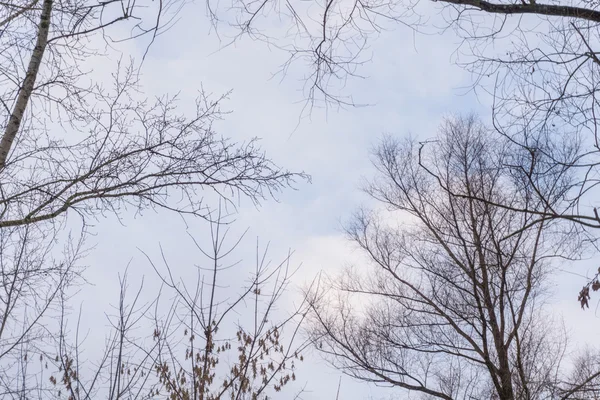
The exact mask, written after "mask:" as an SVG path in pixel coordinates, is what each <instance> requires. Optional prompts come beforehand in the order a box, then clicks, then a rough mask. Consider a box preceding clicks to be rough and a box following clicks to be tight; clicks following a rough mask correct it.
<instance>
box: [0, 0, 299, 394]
mask: <svg viewBox="0 0 600 400" xmlns="http://www.w3.org/2000/svg"><path fill="white" fill-rule="evenodd" d="M182 4H183V3H182V2H178V1H164V0H161V1H159V2H152V1H150V2H138V1H133V2H123V1H112V0H111V1H101V2H95V1H87V0H83V1H79V0H76V1H72V0H67V1H55V0H43V1H41V2H40V1H38V0H34V1H31V2H30V1H12V0H11V1H8V2H4V3H2V4H0V58H1V61H0V103H1V107H0V119H2V121H3V123H4V125H3V127H2V131H1V132H0V268H1V273H2V275H1V288H0V387H2V389H1V390H3V391H4V392H2V397H8V396H10V397H13V398H31V397H32V396H37V397H42V398H53V397H56V393H57V392H56V390H55V389H54V388H50V387H48V382H50V381H49V380H48V379H49V378H48V374H47V373H46V372H45V371H46V368H48V371H51V370H52V368H53V367H56V368H60V370H61V371H62V374H61V376H60V377H59V376H57V375H56V374H55V375H52V379H53V380H54V381H55V382H56V384H57V385H59V384H61V385H62V388H63V389H62V392H63V394H64V393H67V396H71V397H73V396H76V397H74V398H80V397H81V396H83V397H85V396H92V394H93V393H94V392H95V390H96V389H95V388H97V387H99V386H102V385H104V384H105V383H107V382H108V386H109V387H110V390H108V392H106V393H110V396H112V397H111V398H120V397H123V396H124V395H125V394H124V393H127V396H128V397H131V394H132V393H133V391H134V390H137V388H139V387H141V386H140V385H142V383H144V382H145V380H144V379H142V380H140V381H137V380H136V381H135V382H134V381H131V382H129V381H128V383H126V382H124V381H122V380H121V378H117V377H118V374H120V373H123V370H122V369H119V368H120V367H118V363H116V361H115V360H119V362H120V361H123V359H122V358H119V356H116V355H115V353H114V352H115V351H116V350H118V349H119V346H123V345H124V344H125V339H126V338H125V336H124V332H125V331H128V329H130V328H131V326H132V325H131V324H135V323H136V322H137V321H138V317H139V313H140V312H141V311H140V310H139V309H137V308H135V307H134V308H131V309H130V308H127V307H126V304H125V298H124V297H123V298H122V299H121V301H120V304H121V310H120V313H119V314H118V315H119V318H117V320H116V322H115V336H114V337H112V338H111V339H110V341H109V346H108V349H109V350H107V354H106V358H105V359H103V360H102V361H101V362H100V366H99V367H98V371H102V373H100V372H98V375H94V376H92V377H91V378H90V377H89V376H86V379H87V378H90V380H89V381H86V382H85V384H83V383H82V382H81V380H80V379H79V372H78V371H76V368H79V366H78V363H79V362H80V360H79V358H77V357H74V356H73V353H71V350H72V349H73V348H74V346H75V347H77V343H78V342H77V340H75V341H69V340H67V339H69V337H68V335H67V333H68V330H67V328H66V326H64V325H63V324H61V325H60V326H59V329H58V330H52V329H50V328H49V326H50V325H49V321H56V320H61V319H64V318H65V316H66V315H68V314H69V312H70V311H72V310H71V309H72V308H73V306H74V305H73V304H71V303H70V302H69V299H70V296H71V295H72V293H73V291H74V290H75V288H76V287H77V286H76V285H78V284H81V283H83V282H85V276H84V274H83V271H84V267H85V264H84V261H83V260H84V256H85V253H86V251H87V250H88V249H89V248H90V246H89V245H85V243H86V242H85V240H86V238H87V237H88V233H89V224H90V223H91V222H92V221H95V220H97V219H99V218H103V217H105V216H113V217H116V218H119V217H120V215H121V213H124V212H127V213H141V212H143V211H144V210H149V209H163V210H166V211H167V212H173V213H174V214H175V215H181V216H189V217H199V218H209V219H210V215H212V214H211V213H212V209H211V208H210V207H209V204H207V203H206V202H205V200H204V199H205V198H206V195H207V194H209V193H211V196H212V198H213V200H214V199H215V198H217V199H220V201H224V202H225V203H227V204H228V205H229V208H230V209H232V208H235V207H236V206H237V204H239V201H241V199H242V198H243V199H247V200H248V201H251V202H253V203H255V204H258V203H259V202H260V201H261V200H263V199H267V198H272V197H274V196H276V194H277V193H278V192H279V191H280V190H282V189H284V188H286V187H289V186H290V185H291V184H292V183H293V182H294V181H295V180H296V179H298V178H300V179H304V178H306V176H305V175H304V174H296V173H292V172H289V171H286V170H284V169H282V168H280V167H278V166H277V165H276V164H275V163H273V162H272V161H271V160H269V159H268V158H267V157H266V156H265V154H264V153H263V151H262V150H261V149H260V148H259V146H258V144H257V140H250V141H248V142H245V143H235V142H233V141H231V140H230V139H227V138H224V137H222V136H220V135H219V134H218V133H216V132H215V131H214V130H213V122H214V121H215V120H217V119H219V118H221V117H222V115H223V112H222V111H221V110H220V102H221V100H222V99H223V97H216V98H213V97H212V96H208V95H206V94H205V93H204V92H202V90H201V88H199V89H200V90H199V92H200V94H199V96H198V98H197V100H196V102H195V107H192V108H193V109H194V110H193V112H192V114H187V115H186V114H184V113H183V112H180V111H178V109H177V107H178V105H180V103H179V102H178V99H177V97H173V96H168V95H164V96H161V97H158V98H154V99H150V98H148V97H147V96H145V95H144V92H143V88H142V86H141V85H140V83H139V81H138V77H139V68H140V64H139V63H137V64H136V63H135V62H134V61H131V62H130V63H125V62H122V61H119V62H115V65H114V70H113V71H112V74H111V77H110V79H109V80H107V79H106V77H104V76H102V75H101V74H100V75H98V73H97V72H95V71H93V70H91V69H90V65H91V64H90V62H93V61H97V60H99V59H101V58H102V57H104V56H106V55H107V54H108V53H107V52H109V51H110V48H111V46H117V45H118V43H119V42H120V41H122V40H146V42H145V43H146V44H148V45H149V44H151V43H152V41H153V40H154V38H155V36H156V35H158V34H160V33H161V32H162V30H163V29H166V28H168V26H169V23H170V21H171V19H172V17H173V16H175V15H176V14H177V12H178V10H179V9H180V6H181V5H182ZM123 32H127V33H126V34H125V35H123ZM107 49H108V50H107ZM188 108H189V107H188ZM209 197H210V196H209ZM77 224H79V225H78V228H74V226H75V225H77ZM219 240H220V239H219ZM260 273H261V277H262V276H263V275H262V273H264V271H263V270H261V271H260ZM257 275H258V272H257ZM257 279H259V278H257ZM286 282H287V280H286ZM262 283H263V282H262V281H258V283H256V285H262ZM123 285H124V288H125V286H126V285H125V283H123ZM174 285H175V283H174V282H173V286H172V287H170V288H171V290H175V289H176V287H175V286H174ZM203 293H204V292H203ZM179 294H180V295H183V294H184V293H183V292H181V293H179ZM123 296H124V294H123ZM185 300H189V299H184V298H183V297H182V298H180V301H179V302H178V303H177V306H176V307H175V306H174V307H175V308H177V311H180V308H181V307H182V304H184V303H183V302H184V301H185ZM134 303H135V302H134ZM188 306H190V309H189V310H188V314H191V313H193V312H200V311H199V310H202V312H204V311H205V308H204V305H203V304H202V305H198V304H195V303H190V304H188ZM194 307H196V308H194ZM175 308H174V309H173V311H175ZM142 314H143V315H144V316H147V315H148V314H147V313H146V312H145V311H144V312H142ZM158 317H159V316H158V315H157V318H158ZM132 318H134V319H135V320H132ZM210 322H211V323H212V322H213V321H212V320H211V321H210ZM260 333H261V334H262V335H263V336H264V335H266V333H265V332H264V331H260ZM272 335H274V333H272V332H271V333H269V335H267V336H265V337H269V338H272V337H273V336H272ZM198 337H200V335H198ZM261 338H262V336H261ZM158 339H160V340H159V341H160V343H171V342H167V339H169V340H170V337H169V338H165V337H162V336H161V337H160V338H157V340H158ZM127 340H130V338H127ZM257 340H258V339H257ZM74 343H75V344H74ZM132 343H134V342H132V341H130V342H127V345H128V346H129V345H132ZM115 346H117V347H115ZM55 347H56V348H57V349H58V350H56V351H53V350H52V349H53V348H55ZM140 350H141V349H140ZM50 353H53V354H50ZM33 354H35V357H36V365H35V366H32V365H33V364H32V362H33V359H32V357H33ZM150 354H154V353H151V352H149V353H148V355H147V358H146V359H145V361H144V362H146V363H150V364H147V365H150V367H151V368H154V364H152V363H154V362H155V361H156V360H155V359H153V358H150ZM38 357H39V365H38V364H37V360H38ZM71 357H73V358H71ZM115 357H116V358H115ZM164 357H166V354H165V355H164ZM46 365H47V367H46ZM107 365H110V366H111V367H115V368H117V369H116V370H112V371H111V372H110V373H108V375H107V374H106V373H105V372H106V371H105V369H104V366H107ZM145 365H146V364H145ZM17 371H18V373H17ZM271 372H272V374H274V375H277V376H279V375H278V374H279V373H280V372H281V369H278V370H277V371H276V372H273V371H271ZM175 373H177V372H175ZM107 377H108V378H107ZM135 378H136V379H139V377H138V376H137V375H135ZM103 379H104V380H103ZM132 379H133V378H132ZM202 379H204V378H202ZM60 382H62V383H60ZM71 382H72V383H71ZM75 382H76V384H75ZM132 382H133V383H132ZM155 383H156V382H155ZM156 384H158V383H156ZM182 384H183V383H182ZM142 386H143V385H142ZM102 387H103V388H104V386H102ZM144 387H146V386H144ZM157 387H160V386H157ZM253 387H254V386H253ZM140 393H141V392H140ZM145 394H146V395H147V394H148V393H147V392H145Z"/></svg>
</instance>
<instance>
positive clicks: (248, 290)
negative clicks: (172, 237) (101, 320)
mask: <svg viewBox="0 0 600 400" xmlns="http://www.w3.org/2000/svg"><path fill="white" fill-rule="evenodd" d="M226 219H227V218H226V217H225V216H222V215H220V216H215V218H214V219H213V221H212V222H207V223H208V224H210V230H211V233H212V235H211V238H212V239H211V241H210V243H209V244H208V246H207V247H204V246H202V245H200V243H198V242H195V240H194V239H193V238H192V240H194V242H195V243H196V245H197V246H198V247H197V248H198V254H199V256H201V261H199V262H198V264H197V266H196V269H197V281H196V282H191V281H190V280H189V278H187V280H184V279H179V278H177V275H175V274H176V270H175V268H173V267H172V266H170V264H169V262H168V261H167V258H166V255H165V254H163V260H162V261H163V266H162V267H161V266H159V265H157V264H155V263H154V262H153V261H152V260H151V259H150V258H149V257H148V261H149V263H150V264H151V265H152V267H153V268H154V269H155V271H156V273H157V275H156V277H158V280H159V282H160V283H161V285H159V286H160V287H161V289H160V292H159V293H158V294H156V295H153V296H151V297H150V300H149V301H148V300H146V299H147V298H148V297H147V296H145V293H144V292H147V289H145V283H147V279H142V281H141V282H140V286H139V288H138V289H137V290H135V291H134V292H133V295H131V294H130V293H128V292H129V291H130V290H131V287H130V283H129V282H128V278H127V271H126V272H125V273H124V275H123V277H122V278H121V279H120V289H121V290H120V296H119V298H118V299H117V302H116V307H115V313H114V315H113V314H110V313H108V314H107V316H108V320H109V322H110V326H111V329H109V330H108V331H107V332H106V341H105V348H104V351H103V353H101V356H100V357H99V358H90V357H91V356H93V355H94V354H96V353H97V351H94V350H97V346H96V344H94V343H91V344H90V343H88V340H86V337H87V335H86V332H84V331H82V330H81V327H80V320H79V318H81V314H82V313H85V310H84V309H82V310H79V314H78V313H77V312H75V313H73V312H71V310H70V306H69V301H68V300H69V299H67V298H64V297H63V298H61V301H60V302H59V305H60V307H59V315H60V318H58V327H59V329H58V330H56V331H53V332H54V333H55V334H54V335H52V336H51V337H49V338H48V341H47V343H46V346H45V347H43V348H39V347H35V346H32V344H31V343H26V344H24V346H23V347H24V348H25V349H26V352H27V357H25V358H23V353H19V354H20V355H21V357H20V358H19V359H18V360H16V361H15V364H14V365H10V366H9V367H8V368H7V370H8V369H10V370H11V371H12V372H13V373H14V374H15V375H14V376H15V379H13V380H10V381H8V380H6V379H5V376H4V375H3V379H2V381H1V384H0V387H2V390H3V394H4V396H15V397H19V398H21V397H23V398H39V399H52V398H60V397H61V395H62V396H65V397H66V398H69V399H73V400H76V399H92V398H97V397H102V398H108V399H151V398H152V399H155V398H166V399H181V400H183V399H186V400H187V399H266V398H270V397H271V396H272V395H274V394H275V393H277V392H280V391H281V390H283V389H284V387H285V386H288V385H289V384H290V383H291V382H293V381H295V380H296V371H295V369H296V364H297V363H300V362H301V361H302V360H303V356H302V354H301V353H302V351H303V349H304V348H305V346H306V345H307V342H303V341H301V340H299V339H298V337H297V333H298V330H299V328H300V324H301V323H302V321H303V320H304V315H305V312H306V304H305V303H303V302H300V304H299V305H298V307H296V308H294V309H292V310H290V309H283V310H282V309H279V308H278V307H279V303H281V302H282V300H283V301H286V299H284V298H283V296H284V295H287V294H288V293H287V289H288V286H289V284H290V279H291V277H292V275H293V273H294V272H295V269H292V268H291V266H290V256H291V254H290V255H288V257H286V258H285V259H284V260H283V261H281V262H280V263H276V264H272V263H271V262H270V261H269V259H268V258H267V257H268V255H267V251H268V245H267V247H265V248H264V249H261V248H260V246H258V243H257V248H256V250H257V253H256V264H255V265H254V267H252V266H251V265H248V263H247V260H244V259H239V258H237V257H236V256H235V253H236V248H237V247H238V245H239V244H240V243H241V241H242V240H244V237H245V233H244V234H242V235H241V236H239V237H237V238H234V237H230V236H231V234H230V231H229V230H230V227H231V221H228V222H227V221H226ZM161 253H162V251H161ZM244 274H248V275H247V276H248V279H247V280H246V282H245V283H242V285H241V286H240V287H238V288H235V287H232V286H231V284H229V283H228V282H231V277H232V276H242V275H244ZM145 281H146V282H145ZM236 292H237V293H236ZM62 295H64V293H59V294H58V297H60V296H62ZM78 315H79V317H78ZM73 317H75V319H76V320H75V322H73V321H72V318H73ZM47 329H50V328H49V327H48V328H47ZM33 343H35V342H33ZM90 350H92V351H90ZM38 363H39V365H38ZM15 372H17V373H15ZM7 375H8V374H7ZM296 390H299V391H301V390H302V389H301V388H300V389H298V388H296ZM267 396H269V397H267ZM63 398H64V397H63Z"/></svg>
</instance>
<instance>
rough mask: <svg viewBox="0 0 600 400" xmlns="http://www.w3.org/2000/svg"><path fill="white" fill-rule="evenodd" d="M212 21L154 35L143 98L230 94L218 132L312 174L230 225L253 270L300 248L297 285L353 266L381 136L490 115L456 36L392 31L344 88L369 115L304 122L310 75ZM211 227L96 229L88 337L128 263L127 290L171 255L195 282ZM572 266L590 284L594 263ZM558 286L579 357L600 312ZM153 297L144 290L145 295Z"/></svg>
mask: <svg viewBox="0 0 600 400" xmlns="http://www.w3.org/2000/svg"><path fill="white" fill-rule="evenodd" d="M204 15H205V6H204V4H202V3H201V2H200V3H199V4H189V5H187V6H186V8H185V9H184V12H182V13H181V14H180V20H179V21H178V23H177V24H176V25H175V26H174V27H173V28H172V29H170V30H169V31H168V32H166V33H164V34H163V35H162V36H160V37H158V38H157V40H156V42H155V43H154V45H153V46H152V48H151V50H150V52H149V54H148V56H147V58H146V60H145V62H144V67H143V74H142V84H143V87H144V90H145V91H146V93H148V94H149V95H160V94H164V93H171V94H174V93H180V103H179V104H180V107H181V109H182V111H185V110H186V109H190V110H191V109H192V107H193V99H194V97H195V96H196V94H197V93H198V90H200V88H201V87H203V88H204V90H205V91H207V92H210V93H214V94H215V95H216V96H218V95H220V94H223V93H225V92H228V91H230V90H231V91H232V92H231V95H230V96H229V99H228V100H227V101H226V102H224V103H223V108H224V109H228V110H231V111H232V113H231V114H229V115H227V116H226V117H225V119H224V120H223V121H221V122H219V123H217V124H216V125H215V129H216V130H218V132H220V133H221V134H222V135H223V136H226V137H231V138H233V139H235V140H238V141H243V140H248V139H249V138H252V137H255V136H256V137H259V138H261V144H262V146H263V148H264V149H265V150H266V151H267V154H268V155H269V156H270V157H271V158H272V159H273V160H274V161H275V162H276V163H278V164H279V165H281V166H284V167H286V168H288V169H290V170H295V171H305V172H307V173H308V174H310V175H311V176H312V183H311V184H308V183H303V182H300V183H299V184H298V185H297V190H295V191H294V190H288V191H286V192H285V193H283V194H282V195H281V196H280V197H279V201H278V202H275V201H267V202H264V203H263V204H262V205H261V207H259V208H257V207H254V206H253V205H252V204H249V203H248V202H244V201H242V203H241V205H240V208H239V215H238V217H237V223H236V225H235V228H234V229H236V230H238V231H240V232H241V231H243V230H244V229H246V228H250V231H249V233H248V238H249V243H248V244H245V245H243V246H242V247H241V248H240V254H239V257H240V258H243V259H248V260H252V259H253V257H254V254H253V251H254V245H255V243H256V242H255V240H256V238H259V240H260V242H261V243H267V242H270V246H271V247H270V249H271V252H270V254H271V256H272V258H273V259H274V260H277V259H281V258H282V257H284V256H285V254H286V253H287V251H288V250H289V249H293V250H294V251H295V253H294V257H293V262H294V263H296V265H301V267H300V270H299V273H298V275H297V276H296V281H297V283H298V285H301V284H302V283H303V282H305V281H309V280H311V279H312V278H313V277H314V276H315V275H316V274H317V273H318V272H319V271H327V272H333V271H335V270H336V269H339V268H340V267H342V266H343V265H344V264H346V263H349V262H352V261H353V260H355V259H356V254H355V253H353V251H352V248H351V246H350V245H349V244H348V243H347V241H346V240H345V238H344V235H343V234H342V232H341V226H342V223H343V221H344V220H345V219H347V218H348V217H349V216H350V215H351V213H352V212H353V211H354V210H355V209H356V208H357V207H359V206H361V205H364V204H368V199H367V198H366V197H365V196H364V195H363V194H362V193H361V191H360V190H359V188H360V183H361V181H362V180H363V179H365V178H368V177H370V176H372V174H373V171H372V169H371V167H370V163H369V149H370V148H371V147H372V146H373V145H374V144H376V143H377V141H378V139H379V138H380V137H381V135H382V134H384V133H389V134H394V135H399V136H402V135H407V134H413V135H418V136H421V137H427V136H430V135H434V134H435V132H436V129H437V128H436V127H437V125H438V124H439V122H440V121H441V118H442V117H443V116H444V115H448V114H450V113H468V112H479V113H482V114H483V115H485V113H486V112H487V111H486V110H487V107H486V105H487V103H486V101H487V100H486V99H485V98H479V99H478V98H476V97H475V95H474V94H473V93H470V92H467V91H465V90H464V87H465V86H468V85H469V82H470V76H469V75H468V74H467V73H466V72H464V71H463V70H461V69H459V68H458V67H456V66H455V65H453V64H452V62H451V60H452V53H453V51H454V50H455V48H456V44H457V43H458V40H457V38H455V37H454V36H452V34H451V33H448V34H446V35H444V36H439V35H432V36H414V35H413V34H412V33H411V32H409V31H408V30H406V29H396V30H394V31H390V32H384V33H382V34H381V35H380V37H379V38H377V40H376V41H374V42H373V43H372V46H371V48H370V52H371V53H372V61H371V62H369V63H367V64H366V65H365V66H364V67H363V69H362V70H361V71H360V72H361V74H363V75H364V76H365V79H353V80H350V81H349V82H348V84H347V87H346V90H347V92H348V93H352V94H354V95H355V97H356V99H357V101H358V102H361V103H369V104H371V106H369V107H361V108H351V109H342V110H337V109H329V110H324V109H316V110H314V111H313V112H312V113H311V114H310V115H309V116H306V114H304V118H302V119H301V120H300V121H299V118H300V117H301V116H302V115H303V113H302V112H303V106H304V103H303V100H304V96H303V93H302V86H303V75H302V74H303V73H305V72H307V71H306V70H303V69H302V68H297V69H294V70H293V71H292V72H291V73H290V74H289V75H288V76H286V77H285V78H284V79H281V77H280V76H275V77H274V76H273V73H274V72H276V71H277V70H278V69H279V67H280V66H281V64H282V63H283V62H284V61H285V59H286V54H285V53H282V52H281V51H278V50H274V49H269V48H268V46H266V45H265V44H264V43H261V42H254V41H251V40H241V41H239V42H237V43H236V44H235V45H232V46H228V47H226V48H224V49H220V47H221V46H222V44H223V43H224V42H223V41H220V40H219V38H218V37H217V36H216V35H215V34H214V33H212V34H209V33H210V32H211V27H210V24H209V23H208V20H207V19H206V18H205V17H204ZM117 50H118V51H123V54H126V55H127V56H129V55H130V54H133V55H134V56H135V57H136V58H138V59H139V58H140V57H141V55H142V54H143V52H144V50H145V46H144V43H143V42H128V43H126V44H123V45H122V46H121V47H119V48H118V49H117ZM116 57H117V53H114V54H113V55H112V56H111V57H110V58H107V59H105V60H102V62H100V63H98V64H96V65H95V66H94V70H95V73H97V74H103V73H107V72H108V71H110V69H111V67H112V66H114V62H115V60H116ZM206 228H207V226H206V225H205V224H202V223H194V224H192V225H190V226H188V227H186V225H185V224H184V222H183V221H182V220H181V219H180V218H178V217H175V216H173V215H172V214H169V213H163V212H161V213H158V214H153V213H151V212H148V213H146V214H145V215H144V218H133V217H131V218H127V217H126V218H124V219H123V221H121V223H119V222H118V221H116V220H115V219H114V218H112V219H111V218H108V219H106V220H100V221H98V223H97V224H96V226H95V227H94V229H93V230H94V232H95V233H96V235H95V236H94V237H93V238H92V240H91V242H92V244H95V246H96V247H95V249H94V250H93V251H92V252H91V254H90V257H89V258H88V259H87V263H88V264H89V269H88V270H87V275H86V277H87V278H88V280H89V282H91V286H90V287H89V288H87V287H86V289H85V296H82V297H80V300H82V301H83V307H84V309H85V310H86V311H87V312H86V313H85V315H86V320H85V321H84V324H85V326H86V327H87V328H88V329H90V330H91V331H92V332H93V334H96V335H98V336H97V338H98V339H99V340H100V339H101V335H102V327H103V326H105V325H106V323H105V322H104V319H103V318H99V317H98V316H101V315H102V312H103V310H106V309H108V305H110V304H114V301H113V299H116V297H115V295H116V293H117V290H118V284H117V282H116V277H117V275H118V273H119V272H122V271H123V270H124V268H125V266H127V265H128V264H129V263H130V269H129V272H130V275H131V281H132V282H134V281H136V280H140V279H141V277H142V276H143V275H145V276H146V277H147V279H149V280H150V279H152V276H153V272H152V270H151V269H150V267H149V264H148V261H147V260H146V258H145V256H144V255H143V254H142V253H141V252H140V250H143V251H144V252H146V253H147V254H148V255H149V256H150V257H151V258H153V259H154V258H158V257H159V251H158V249H159V246H162V248H163V250H164V252H165V255H166V257H167V258H168V259H169V261H170V263H171V265H173V266H174V268H176V272H177V273H178V274H179V275H181V276H184V277H185V276H186V274H190V275H193V274H194V273H195V270H194V269H193V265H194V264H195V263H197V260H198V259H199V254H198V251H197V250H195V249H194V246H193V243H192V242H191V240H190V238H189V236H188V233H191V234H192V235H194V237H196V238H198V239H199V240H200V241H202V240H206V238H207V230H206ZM138 249H140V250H138ZM249 268H252V266H251V265H249ZM565 268H568V269H571V270H573V271H576V272H577V273H581V274H585V273H587V272H589V271H588V269H590V268H593V262H588V263H582V264H578V265H576V266H573V265H565ZM557 281H560V284H557V287H556V291H557V296H556V299H557V300H556V304H555V310H556V313H557V316H562V317H563V318H564V319H565V321H566V323H567V326H569V327H570V328H571V331H572V334H573V343H574V347H577V346H581V345H583V344H584V343H585V342H587V341H591V339H592V338H594V337H597V333H598V332H599V330H600V320H599V319H598V314H597V313H596V314H595V313H594V310H591V311H587V312H585V313H584V312H582V311H581V310H580V308H579V305H578V303H577V302H576V301H575V300H576V294H577V292H578V290H579V288H580V287H581V286H582V283H583V279H582V278H578V277H576V276H573V275H570V274H563V275H561V277H560V279H558V280H557ZM152 287H153V286H152V284H148V286H146V289H147V290H146V293H145V295H146V296H149V297H148V298H150V297H151V296H152V293H151V291H152ZM298 376H299V380H300V382H302V383H303V384H306V393H305V395H304V396H303V398H305V399H334V398H335V393H336V390H337V386H338V379H339V376H340V374H339V372H338V371H335V370H333V369H331V368H329V367H328V366H327V365H326V364H325V363H324V362H322V361H320V360H319V358H318V357H316V356H314V355H313V356H311V357H308V359H307V361H306V362H305V365H304V366H303V367H302V369H301V371H300V373H299V374H298ZM391 393H392V392H388V391H385V390H380V389H376V388H373V387H370V386H368V385H365V384H361V383H352V382H351V380H350V379H349V378H343V385H342V389H341V393H340V398H341V399H348V400H353V399H363V398H367V397H369V396H372V397H374V398H380V397H387V396H390V395H391ZM395 398H399V397H397V396H395Z"/></svg>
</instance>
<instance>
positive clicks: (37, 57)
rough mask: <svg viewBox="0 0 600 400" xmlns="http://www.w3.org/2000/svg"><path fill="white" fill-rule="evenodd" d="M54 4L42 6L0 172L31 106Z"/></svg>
mask: <svg viewBox="0 0 600 400" xmlns="http://www.w3.org/2000/svg"><path fill="white" fill-rule="evenodd" d="M52 3H53V0H44V3H43V5H42V13H41V15H40V23H39V25H38V33H37V40H36V44H35V47H34V48H33V52H32V53H31V58H30V59H29V65H28V66H27V72H26V75H25V79H24V80H23V86H22V87H21V88H20V90H19V95H18V97H17V101H16V102H15V105H14V108H13V111H12V114H11V115H10V118H9V120H8V125H7V126H6V129H5V130H4V134H3V135H2V140H1V141H0V171H2V170H3V169H4V166H5V165H6V159H7V158H8V154H9V152H10V150H11V148H12V145H13V142H14V140H15V138H16V137H17V133H18V132H19V128H20V127H21V122H22V121H23V116H24V115H25V110H26V109H27V105H28V104H29V100H30V98H31V94H32V93H33V88H34V86H35V81H36V78H37V76H38V73H39V70H40V66H41V65H42V59H43V57H44V51H45V50H46V45H47V44H48V33H49V32H50V19H51V15H52Z"/></svg>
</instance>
